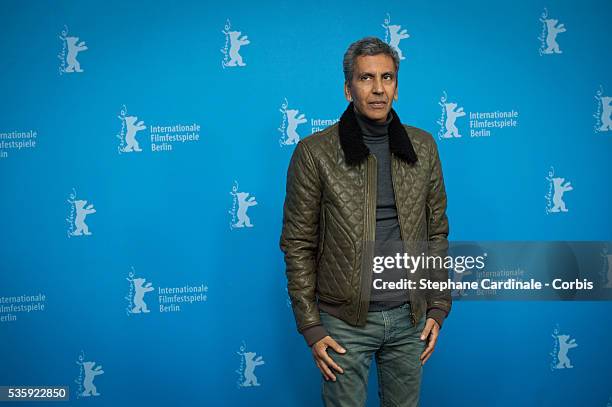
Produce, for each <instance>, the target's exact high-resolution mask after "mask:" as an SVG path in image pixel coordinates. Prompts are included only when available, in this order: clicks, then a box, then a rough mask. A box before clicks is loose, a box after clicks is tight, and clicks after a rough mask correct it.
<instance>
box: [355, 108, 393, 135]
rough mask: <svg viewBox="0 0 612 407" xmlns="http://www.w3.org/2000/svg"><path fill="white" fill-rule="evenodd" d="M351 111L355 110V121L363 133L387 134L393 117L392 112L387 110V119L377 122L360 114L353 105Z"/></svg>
mask: <svg viewBox="0 0 612 407" xmlns="http://www.w3.org/2000/svg"><path fill="white" fill-rule="evenodd" d="M353 111H354V112H355V117H356V119H357V123H358V124H359V127H360V128H361V131H362V132H363V134H365V135H368V136H384V135H386V134H388V130H389V123H391V120H392V119H393V113H392V112H389V114H388V115H387V119H386V120H385V121H384V122H379V121H376V120H372V119H370V118H369V117H367V116H365V115H363V114H361V113H360V112H359V110H357V108H356V107H355V106H354V105H353Z"/></svg>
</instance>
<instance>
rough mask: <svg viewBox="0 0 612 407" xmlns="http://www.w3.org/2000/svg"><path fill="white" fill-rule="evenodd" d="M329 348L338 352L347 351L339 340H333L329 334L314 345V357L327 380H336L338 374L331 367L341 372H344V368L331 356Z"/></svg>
mask: <svg viewBox="0 0 612 407" xmlns="http://www.w3.org/2000/svg"><path fill="white" fill-rule="evenodd" d="M327 348H332V349H333V350H335V351H336V352H337V353H345V352H346V349H344V348H343V347H342V346H340V345H339V344H338V342H336V341H335V340H333V339H332V337H331V336H329V335H328V336H326V337H325V338H323V339H321V340H319V341H318V342H316V343H315V344H314V345H312V357H313V358H314V360H315V362H316V364H317V367H318V368H319V370H320V371H321V373H322V374H323V377H324V378H325V380H333V381H334V382H335V381H336V376H335V375H334V374H333V373H332V371H331V368H333V369H335V370H336V371H338V372H340V373H344V370H342V368H341V367H340V366H338V365H337V364H336V362H334V360H333V359H332V358H330V357H329V355H328V354H327Z"/></svg>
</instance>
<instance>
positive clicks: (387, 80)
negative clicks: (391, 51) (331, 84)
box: [344, 54, 397, 122]
mask: <svg viewBox="0 0 612 407" xmlns="http://www.w3.org/2000/svg"><path fill="white" fill-rule="evenodd" d="M344 96H345V97H346V100H348V101H349V102H350V101H351V100H352V101H353V104H354V105H355V108H357V110H358V111H359V113H361V114H362V115H364V116H366V117H367V118H369V119H372V120H375V121H379V122H384V121H385V120H386V119H387V115H388V114H389V112H390V111H391V105H392V104H393V99H395V100H397V75H396V72H395V65H394V64H393V58H391V57H390V56H389V55H385V54H378V55H360V56H358V57H357V59H356V61H355V67H354V70H353V77H352V78H351V83H350V86H349V84H348V83H345V84H344Z"/></svg>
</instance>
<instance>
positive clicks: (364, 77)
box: [361, 76, 370, 81]
mask: <svg viewBox="0 0 612 407" xmlns="http://www.w3.org/2000/svg"><path fill="white" fill-rule="evenodd" d="M366 79H370V77H369V76H362V77H361V80H362V81H365V80H366Z"/></svg>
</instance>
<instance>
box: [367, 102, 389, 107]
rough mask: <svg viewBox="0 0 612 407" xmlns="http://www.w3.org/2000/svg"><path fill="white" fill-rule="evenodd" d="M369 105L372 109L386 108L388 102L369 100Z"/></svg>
mask: <svg viewBox="0 0 612 407" xmlns="http://www.w3.org/2000/svg"><path fill="white" fill-rule="evenodd" d="M368 105H369V106H370V107H371V108H372V109H384V108H385V107H386V106H387V102H369V103H368Z"/></svg>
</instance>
